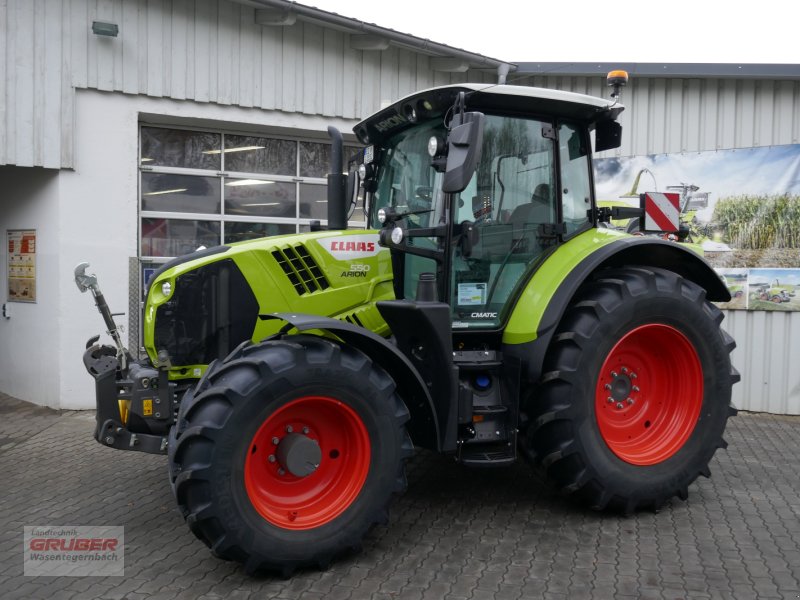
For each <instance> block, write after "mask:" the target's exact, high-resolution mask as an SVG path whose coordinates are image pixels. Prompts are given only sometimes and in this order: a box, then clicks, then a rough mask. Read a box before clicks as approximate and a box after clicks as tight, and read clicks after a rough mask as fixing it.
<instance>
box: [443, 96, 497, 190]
mask: <svg viewBox="0 0 800 600" xmlns="http://www.w3.org/2000/svg"><path fill="white" fill-rule="evenodd" d="M485 120H486V117H485V115H484V114H483V113H479V112H465V113H458V114H456V116H454V117H453V120H452V122H451V124H450V126H451V129H450V135H449V136H447V166H446V168H445V172H444V181H443V182H442V191H443V192H445V193H446V194H458V193H459V192H463V191H464V189H465V188H466V187H467V185H468V184H469V182H470V180H471V179H472V175H473V174H474V173H475V169H476V168H477V166H478V162H479V161H480V159H481V146H482V145H483V125H484V122H485Z"/></svg>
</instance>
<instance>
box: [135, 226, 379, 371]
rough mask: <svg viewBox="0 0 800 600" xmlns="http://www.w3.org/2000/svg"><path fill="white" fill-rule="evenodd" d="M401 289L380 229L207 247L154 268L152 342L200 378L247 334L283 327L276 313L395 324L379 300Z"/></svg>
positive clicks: (151, 352)
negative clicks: (380, 310) (386, 319)
mask: <svg viewBox="0 0 800 600" xmlns="http://www.w3.org/2000/svg"><path fill="white" fill-rule="evenodd" d="M393 297H394V293H393V290H392V270H391V261H390V257H389V251H388V250H387V249H384V248H381V247H380V246H379V245H378V233H377V232H376V231H364V230H349V231H320V232H314V233H305V234H299V235H285V236H277V237H269V238H260V239H257V240H252V241H247V242H240V243H237V244H231V245H230V246H218V247H215V248H209V249H206V250H201V251H199V252H195V253H193V254H189V255H186V256H183V257H180V258H177V259H175V260H173V261H170V262H168V263H166V264H165V265H164V266H163V267H162V268H161V269H159V270H158V271H157V272H156V274H155V275H154V276H153V278H152V280H151V283H150V285H149V289H148V293H147V302H146V305H145V311H144V347H145V350H146V351H147V354H148V356H149V357H150V360H151V361H152V362H153V364H155V365H156V366H166V367H169V369H170V376H171V378H172V379H181V378H197V377H200V376H201V375H202V374H203V372H204V371H205V368H206V367H207V365H208V363H210V362H211V361H213V360H214V359H215V358H217V357H224V356H227V355H228V354H229V353H230V352H231V351H232V350H233V349H234V348H236V347H237V346H238V345H239V344H241V343H242V342H244V341H247V340H253V341H258V340H260V339H263V338H265V337H266V336H268V335H271V334H273V333H275V332H276V331H277V330H278V329H279V328H280V327H281V325H282V324H281V323H280V322H278V321H275V320H269V319H265V318H263V317H264V316H265V315H269V314H272V313H278V312H298V313H307V314H315V315H321V316H326V317H332V318H337V319H341V320H344V321H347V322H349V323H352V324H355V325H359V326H363V327H365V328H367V329H370V330H371V331H374V332H376V333H378V334H384V333H387V332H388V327H387V326H386V323H385V322H384V321H383V319H382V318H381V316H380V314H379V313H378V310H377V308H376V307H375V302H376V301H378V300H388V299H392V298H393Z"/></svg>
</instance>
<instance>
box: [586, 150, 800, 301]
mask: <svg viewBox="0 0 800 600" xmlns="http://www.w3.org/2000/svg"><path fill="white" fill-rule="evenodd" d="M595 168H596V173H595V181H596V185H597V197H598V204H599V205H600V206H607V207H612V206H638V203H639V194H641V193H643V192H673V193H676V194H678V196H679V198H680V220H681V228H682V230H683V233H684V234H685V236H686V237H685V238H684V241H685V242H687V243H691V244H695V245H696V246H699V247H700V248H702V250H703V252H704V256H705V259H706V260H707V261H708V262H709V263H710V264H711V266H712V267H714V268H715V269H716V270H717V272H718V273H719V274H720V276H721V277H722V278H723V279H724V281H725V283H726V285H727V286H728V289H729V290H730V293H731V301H730V302H727V303H725V304H722V305H721V306H722V307H723V308H727V309H734V310H736V309H738V310H758V311H764V310H769V311H800V144H790V145H785V146H770V147H761V148H745V149H737V150H717V151H708V152H692V153H680V154H658V155H648V156H632V157H621V158H608V159H600V160H597V161H595ZM638 225H639V224H638V220H635V222H633V220H627V221H625V220H623V221H612V222H611V223H610V225H609V226H610V227H611V228H615V229H620V230H624V231H627V232H629V233H632V232H636V231H638V229H639V227H638Z"/></svg>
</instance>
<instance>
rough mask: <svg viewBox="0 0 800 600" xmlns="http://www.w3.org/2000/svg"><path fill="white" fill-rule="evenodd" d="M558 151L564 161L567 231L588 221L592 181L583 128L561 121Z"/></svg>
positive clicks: (564, 214)
mask: <svg viewBox="0 0 800 600" xmlns="http://www.w3.org/2000/svg"><path fill="white" fill-rule="evenodd" d="M558 152H559V158H560V161H561V203H562V204H561V209H562V218H563V221H564V225H565V226H566V235H571V234H573V233H575V232H576V231H579V230H581V229H583V228H584V227H586V226H587V225H588V224H589V222H590V221H589V216H588V211H589V209H590V208H591V189H592V187H591V181H590V179H589V151H588V140H587V138H586V137H585V136H583V135H582V133H581V130H580V129H579V128H577V127H576V126H574V125H571V124H569V123H562V124H561V127H560V128H559V132H558Z"/></svg>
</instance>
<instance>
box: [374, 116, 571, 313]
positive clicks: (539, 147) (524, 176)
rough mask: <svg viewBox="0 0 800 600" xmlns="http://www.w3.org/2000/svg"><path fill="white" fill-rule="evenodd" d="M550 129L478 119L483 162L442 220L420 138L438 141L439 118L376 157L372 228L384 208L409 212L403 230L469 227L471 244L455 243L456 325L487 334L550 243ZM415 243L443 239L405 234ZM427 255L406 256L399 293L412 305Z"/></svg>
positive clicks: (553, 207) (553, 199)
mask: <svg viewBox="0 0 800 600" xmlns="http://www.w3.org/2000/svg"><path fill="white" fill-rule="evenodd" d="M552 128H553V127H552V123H550V122H546V121H541V120H537V119H530V118H517V117H508V116H497V115H486V121H485V125H484V138H483V147H482V153H481V160H480V162H479V164H478V168H477V169H476V172H475V174H474V175H473V177H472V180H471V181H470V183H469V184H468V185H467V187H466V189H465V190H464V191H463V192H461V193H460V194H455V195H454V196H453V197H452V201H453V211H452V215H451V217H450V218H449V219H447V215H446V214H445V211H446V203H445V201H444V200H445V194H443V193H442V192H441V183H442V178H443V176H442V174H440V173H437V172H436V171H435V170H434V169H433V167H431V158H430V156H429V155H428V151H427V147H428V140H429V139H430V138H431V136H432V135H434V134H437V135H439V136H441V137H445V135H446V131H445V129H444V126H443V124H442V122H441V120H435V121H431V122H427V123H421V124H419V125H417V126H416V127H414V128H411V129H409V130H406V131H405V132H402V133H401V134H399V135H398V136H397V137H395V138H394V139H393V140H391V143H390V146H389V147H388V148H386V149H385V150H384V151H383V154H382V156H381V158H380V159H379V170H378V186H377V190H376V192H375V195H374V199H373V202H372V214H371V222H372V223H373V224H374V225H376V226H378V223H377V219H376V217H375V215H376V214H377V210H378V209H379V208H382V207H392V208H394V209H395V210H396V211H397V212H403V213H409V212H414V213H416V214H414V215H412V216H410V217H408V218H407V219H405V224H404V226H405V227H407V228H409V229H411V228H414V227H432V226H435V225H440V224H442V223H445V222H447V221H450V222H452V223H454V224H458V223H462V222H464V221H471V222H473V223H474V224H475V227H476V229H477V230H478V236H477V242H476V243H475V244H474V245H473V246H472V247H471V248H469V249H467V250H466V252H465V247H464V246H463V245H462V244H453V246H452V248H451V249H450V250H449V251H450V253H451V261H450V264H451V272H450V273H449V278H450V280H449V285H448V288H449V290H450V292H449V298H443V300H444V301H446V302H448V303H449V304H450V305H451V306H452V311H453V312H452V315H453V327H454V328H470V329H473V328H479V329H484V328H495V327H498V326H499V325H500V323H501V322H502V321H503V319H504V318H505V316H506V314H505V313H506V312H507V310H508V309H509V299H510V298H511V297H512V296H513V292H514V290H515V289H516V287H517V286H518V285H520V283H521V281H522V280H523V279H524V275H525V273H526V272H527V270H528V268H529V267H531V266H532V264H533V263H534V262H536V259H537V258H538V257H539V256H541V255H542V254H543V253H544V251H545V250H546V249H547V248H548V247H549V246H550V245H552V244H553V243H555V236H553V235H551V234H550V231H551V229H552V228H550V229H548V227H546V225H548V224H555V223H556V222H558V219H559V215H558V211H557V206H558V205H557V201H558V195H557V193H556V190H557V188H556V177H555V164H556V162H555V151H556V147H555V144H554V141H553V139H552V138H553V137H554V136H549V135H546V132H548V131H552ZM411 239H413V244H414V245H415V246H419V247H430V248H431V249H434V248H437V245H439V246H440V245H441V244H442V240H437V239H435V238H419V237H415V238H410V240H411ZM435 270H436V264H435V262H434V261H433V260H432V259H430V258H425V257H421V256H416V255H411V254H407V255H406V256H405V269H404V281H403V289H404V293H405V297H406V298H410V299H413V298H414V295H415V290H416V282H417V279H418V277H419V274H420V273H423V272H426V271H427V272H435Z"/></svg>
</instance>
